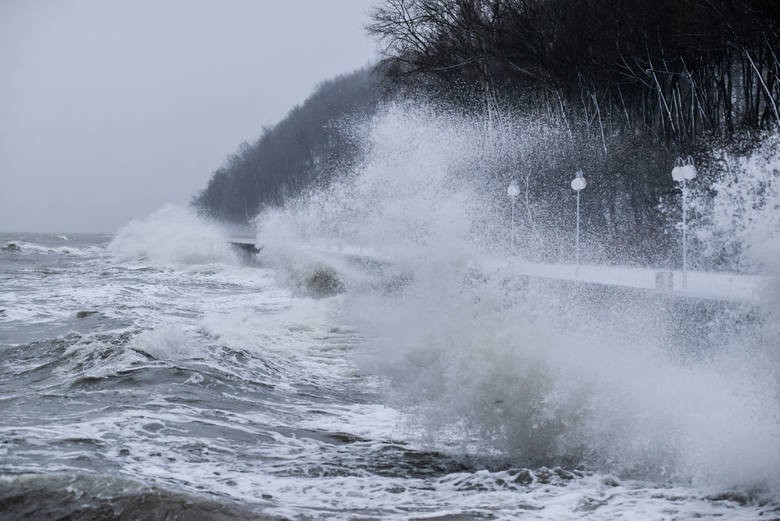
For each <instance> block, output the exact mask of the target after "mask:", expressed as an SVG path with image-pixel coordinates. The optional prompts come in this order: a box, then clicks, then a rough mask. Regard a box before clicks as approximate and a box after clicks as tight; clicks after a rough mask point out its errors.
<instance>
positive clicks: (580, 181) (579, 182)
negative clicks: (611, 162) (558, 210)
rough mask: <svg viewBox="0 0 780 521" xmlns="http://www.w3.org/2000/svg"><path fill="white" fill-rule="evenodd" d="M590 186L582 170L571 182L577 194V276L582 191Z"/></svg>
mask: <svg viewBox="0 0 780 521" xmlns="http://www.w3.org/2000/svg"><path fill="white" fill-rule="evenodd" d="M586 186H588V183H587V181H585V177H584V176H583V174H582V170H577V172H576V173H575V177H574V179H572V180H571V189H572V190H574V191H575V192H577V234H576V235H575V237H576V239H575V245H576V246H575V251H576V252H577V267H576V268H575V270H576V271H575V272H574V273H575V275H577V276H579V274H580V191H581V190H582V189H583V188H585V187H586Z"/></svg>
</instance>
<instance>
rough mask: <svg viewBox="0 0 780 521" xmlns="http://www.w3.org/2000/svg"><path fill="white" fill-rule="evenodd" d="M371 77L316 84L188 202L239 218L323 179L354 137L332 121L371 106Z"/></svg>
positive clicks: (344, 157) (352, 147)
mask: <svg viewBox="0 0 780 521" xmlns="http://www.w3.org/2000/svg"><path fill="white" fill-rule="evenodd" d="M377 83H378V80H377V78H376V75H375V74H374V73H372V72H371V71H368V70H360V71H357V72H354V73H352V74H347V75H344V76H340V77H338V78H335V79H333V80H329V81H326V82H324V83H322V84H321V85H319V86H318V87H317V89H316V90H315V92H314V94H312V95H311V96H310V97H309V98H308V99H307V100H306V101H305V102H304V103H303V105H301V106H298V107H295V108H294V109H293V110H292V111H290V113H289V114H287V117H286V118H285V119H284V120H282V121H281V122H280V123H279V124H278V125H276V126H275V127H273V128H268V129H264V131H263V134H262V136H261V137H260V138H259V139H258V140H257V141H256V142H255V143H253V144H248V143H244V144H243V145H241V147H239V150H238V151H237V152H236V153H235V154H233V155H231V156H230V157H229V158H228V160H227V162H226V164H225V165H224V166H223V167H222V168H220V169H218V170H217V171H216V172H215V173H214V175H213V176H212V178H211V179H210V181H209V183H208V186H207V187H206V188H205V189H204V190H203V191H202V192H201V193H199V194H198V195H196V196H195V198H194V199H193V204H194V206H195V207H196V208H197V209H198V211H199V212H200V213H202V214H204V215H208V216H210V217H214V218H217V219H220V220H223V221H227V222H232V223H238V224H245V223H247V222H249V221H250V220H251V219H252V218H253V217H254V216H255V215H256V214H257V213H258V212H259V211H260V210H261V209H262V207H263V206H265V205H278V204H281V203H282V202H283V201H284V200H285V199H286V198H287V197H289V196H291V195H295V194H297V193H299V192H300V191H301V190H303V189H305V188H309V187H312V186H316V185H318V184H321V185H324V184H326V183H327V182H328V180H329V177H330V175H331V173H332V171H333V170H334V169H336V168H337V167H340V168H346V167H348V166H349V163H350V162H352V161H354V160H355V159H356V158H357V153H358V143H357V142H356V140H355V138H353V137H352V136H351V135H350V133H349V132H345V131H343V129H341V128H340V127H339V126H338V124H339V123H340V122H343V121H344V120H345V119H347V118H349V117H351V116H357V115H365V114H369V115H370V114H372V113H373V112H374V111H375V110H376V105H377V103H378V92H379V89H378V88H377Z"/></svg>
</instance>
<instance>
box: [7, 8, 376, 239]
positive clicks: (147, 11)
mask: <svg viewBox="0 0 780 521" xmlns="http://www.w3.org/2000/svg"><path fill="white" fill-rule="evenodd" d="M374 3H375V2H374V1H373V0H0V231H5V232H13V231H45V232H79V231H83V232H114V231H116V230H117V229H118V228H119V227H121V226H122V225H123V224H125V223H127V222H128V221H129V220H131V219H132V218H135V217H144V216H146V215H148V214H149V213H150V212H152V211H154V210H156V209H157V208H160V207H161V206H163V205H164V204H165V203H167V202H172V203H181V204H186V203H188V202H189V200H190V198H191V197H192V195H193V194H194V193H196V192H197V191H198V190H200V189H202V188H203V187H205V185H206V182H207V181H208V178H209V177H210V175H211V173H212V172H213V171H214V170H215V169H216V168H218V167H219V166H220V165H221V164H222V162H223V161H224V160H225V158H226V157H227V155H228V154H230V153H232V152H234V151H235V150H236V148H237V147H238V145H239V144H240V143H241V142H242V141H250V142H251V141H254V140H255V139H256V138H257V137H258V136H259V135H260V132H261V129H262V127H263V126H269V125H273V124H275V123H277V122H278V121H279V120H280V119H282V118H283V117H284V115H285V114H286V113H287V112H288V111H289V110H290V109H291V108H292V107H293V106H295V105H296V104H300V103H301V102H303V101H304V100H305V99H306V98H307V97H308V96H309V95H310V94H311V93H312V92H313V90H314V87H315V86H316V84H317V83H319V82H320V81H322V80H325V79H327V78H330V77H333V76H335V75H338V74H341V73H345V72H350V71H352V70H354V69H357V68H360V67H363V66H365V65H368V64H369V63H371V62H373V60H374V59H375V57H376V46H375V44H374V43H373V41H372V40H371V39H370V38H369V37H368V36H367V35H366V34H365V30H364V27H363V26H364V25H365V23H366V22H367V19H368V16H367V15H368V12H369V10H370V8H371V6H372V5H374Z"/></svg>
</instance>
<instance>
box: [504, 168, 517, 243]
mask: <svg viewBox="0 0 780 521" xmlns="http://www.w3.org/2000/svg"><path fill="white" fill-rule="evenodd" d="M506 195H508V196H509V199H510V200H511V201H512V239H511V246H512V249H511V252H512V253H514V252H515V202H516V201H517V196H518V195H520V187H519V186H517V181H515V180H514V179H512V181H511V182H510V183H509V186H507V187H506Z"/></svg>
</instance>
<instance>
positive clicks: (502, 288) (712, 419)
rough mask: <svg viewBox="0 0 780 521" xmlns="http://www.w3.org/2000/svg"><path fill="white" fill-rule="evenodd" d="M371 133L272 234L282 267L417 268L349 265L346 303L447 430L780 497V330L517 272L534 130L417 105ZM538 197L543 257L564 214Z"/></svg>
mask: <svg viewBox="0 0 780 521" xmlns="http://www.w3.org/2000/svg"><path fill="white" fill-rule="evenodd" d="M522 124H523V122H522V121H521V122H515V123H512V124H508V125H507V127H506V128H510V129H515V130H516V129H517V128H518V127H522ZM513 125H514V126H513ZM538 126H539V127H538V128H541V127H542V126H543V125H541V124H538ZM365 128H366V136H365V141H364V146H365V158H364V160H363V161H362V163H360V165H359V167H358V168H356V169H355V170H353V171H350V172H345V173H343V178H342V180H341V181H340V182H337V183H335V184H334V185H333V186H332V187H331V188H330V189H328V190H325V191H323V192H320V193H315V194H310V195H308V196H307V197H304V198H301V199H300V200H298V201H296V202H295V203H292V204H290V205H288V206H287V207H286V208H284V209H281V210H276V211H272V212H269V213H267V214H265V215H264V216H262V217H261V218H260V219H259V221H258V222H259V224H260V232H259V241H260V242H261V243H262V244H264V246H265V247H266V250H265V252H264V254H265V255H266V259H267V260H269V261H270V260H272V259H275V260H276V261H277V262H279V263H282V264H284V263H290V262H292V263H295V262H299V263H300V262H302V261H301V260H300V259H302V258H309V259H310V258H311V256H318V255H319V256H320V257H321V256H322V255H323V253H322V252H325V251H328V252H334V251H342V252H345V251H350V252H358V253H362V254H364V255H371V256H374V257H376V258H380V259H383V260H386V262H387V266H386V268H385V270H384V271H382V274H383V275H386V274H387V271H394V273H396V274H398V273H402V274H404V281H405V283H404V284H403V285H402V286H401V287H400V289H398V288H397V290H396V291H391V292H388V291H384V290H382V289H381V288H383V286H372V285H366V284H358V283H353V284H350V281H353V282H354V281H356V280H357V279H359V277H360V274H359V273H358V270H352V271H350V269H349V268H348V267H346V266H343V267H342V269H343V270H344V277H345V279H346V280H347V288H348V289H350V290H351V291H349V292H348V293H347V295H346V297H345V298H344V301H343V303H342V304H341V306H340V307H341V308H342V312H343V314H344V316H345V317H346V320H347V321H348V322H350V323H353V324H356V325H357V326H358V327H359V328H360V331H361V332H362V334H363V335H364V336H365V339H366V341H365V345H364V348H363V349H362V350H360V352H359V353H358V354H357V358H358V359H359V363H360V364H361V367H363V368H364V369H365V370H366V371H369V372H371V373H374V374H378V375H381V376H383V377H385V378H386V379H387V380H388V382H389V391H388V396H387V399H388V400H389V401H391V402H392V403H393V404H394V405H396V406H399V407H400V408H402V409H403V410H406V411H410V412H412V413H414V416H413V417H414V418H415V420H416V421H418V422H421V423H423V424H424V425H425V426H427V427H428V432H429V434H430V437H431V439H432V443H436V444H439V445H444V446H447V447H449V448H450V449H451V450H457V448H461V449H462V450H469V451H472V450H480V451H487V452H492V453H497V454H500V455H503V456H505V457H507V458H509V459H510V460H513V461H515V462H517V463H519V464H523V465H556V464H563V465H569V466H580V465H585V466H587V467H588V468H591V469H597V470H601V471H610V472H616V473H618V474H620V475H627V476H631V477H642V478H650V479H653V480H660V481H666V480H670V481H674V482H695V483H697V484H700V485H702V486H707V487H709V486H712V487H734V486H749V487H769V488H770V489H772V490H774V491H775V493H777V492H780V470H778V469H780V454H778V452H777V450H776V448H777V447H778V446H780V424H778V420H777V419H778V418H780V403H779V400H778V389H779V388H780V386H779V385H778V371H777V367H778V366H777V363H776V360H775V357H774V355H772V353H773V352H774V350H775V348H776V345H777V336H776V334H775V333H771V334H767V333H766V332H765V331H763V332H762V331H761V328H760V327H759V326H758V322H755V323H753V322H751V321H750V319H749V317H750V316H751V313H750V312H749V311H745V310H740V309H734V308H729V307H728V306H726V307H721V308H717V309H715V308H712V309H710V308H707V309H706V310H705V311H701V310H699V308H698V307H697V306H699V304H697V303H692V304H690V305H688V304H686V305H682V304H679V303H675V302H674V301H673V299H672V300H671V301H670V300H665V299H662V298H655V297H652V296H647V295H636V294H628V293H625V292H620V291H614V292H613V291H611V290H603V289H602V290H598V289H595V288H583V287H581V286H574V285H568V286H567V285H565V284H564V285H561V284H557V285H556V284H555V283H552V282H545V281H539V280H526V279H522V278H518V277H513V276H511V275H509V273H510V272H511V266H512V263H513V262H516V261H517V257H514V256H511V255H507V248H506V244H507V236H506V230H507V229H508V226H507V224H508V223H507V221H506V219H507V216H508V211H504V210H506V206H505V204H506V201H504V199H503V197H504V193H503V188H504V187H505V184H504V182H505V180H506V178H507V175H509V174H508V173H511V172H512V164H511V162H512V161H513V160H514V159H515V158H516V157H517V154H519V153H523V151H524V150H528V149H529V148H531V147H533V146H534V143H535V142H534V133H533V132H527V133H523V132H516V131H513V132H502V131H500V129H499V130H497V131H496V132H495V133H494V135H492V136H490V138H491V139H492V140H493V141H490V140H488V141H486V139H485V134H484V127H483V126H482V125H480V124H479V122H476V121H474V120H470V119H468V118H461V117H457V116H453V115H452V114H442V113H439V112H437V111H436V110H434V109H432V108H430V107H423V108H422V109H411V108H410V107H409V106H408V105H395V106H391V107H389V108H388V109H387V110H385V111H384V112H383V113H381V114H380V115H379V116H377V117H376V118H375V119H374V120H373V121H371V122H370V123H369V124H367V125H366V127H365ZM526 210H527V211H528V216H527V218H526V219H525V221H524V223H523V226H525V228H526V232H527V233H526V235H525V236H526V240H525V241H523V242H522V245H523V247H524V250H523V251H522V253H521V254H522V255H523V256H526V257H527V256H533V255H536V254H537V253H538V252H537V251H534V250H533V247H534V245H540V246H539V248H541V249H544V248H545V247H546V246H545V245H546V244H548V243H551V242H553V241H554V240H555V237H556V236H559V235H560V228H559V227H558V226H557V224H558V223H557V222H556V221H555V220H550V221H549V222H544V221H542V220H535V219H533V215H532V214H533V208H531V207H529V208H527V209H526ZM304 245H305V246H304ZM546 251H549V250H546ZM306 262H311V260H307V261H306ZM306 262H304V264H305V263H306ZM377 288H380V289H377ZM705 307H706V306H705ZM697 310H699V311H697ZM710 312H712V313H715V314H714V315H712V314H711V313H710ZM708 313H710V314H709V315H708ZM746 317H748V318H746ZM701 321H704V322H703V324H704V325H702V324H700V323H698V322H701ZM707 321H709V322H707ZM701 331H709V333H708V334H706V335H704V336H702V335H701Z"/></svg>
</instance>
